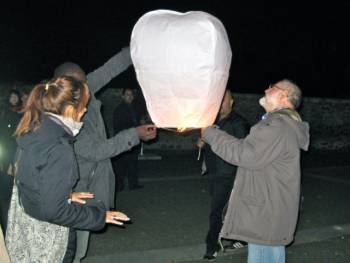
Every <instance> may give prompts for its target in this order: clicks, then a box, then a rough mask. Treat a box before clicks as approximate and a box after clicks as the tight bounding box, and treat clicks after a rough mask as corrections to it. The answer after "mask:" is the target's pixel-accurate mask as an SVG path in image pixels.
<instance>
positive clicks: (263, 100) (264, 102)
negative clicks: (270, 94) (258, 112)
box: [259, 96, 266, 108]
mask: <svg viewBox="0 0 350 263" xmlns="http://www.w3.org/2000/svg"><path fill="white" fill-rule="evenodd" d="M259 104H260V106H261V107H263V108H265V106H266V97H265V96H264V97H261V98H260V99H259Z"/></svg>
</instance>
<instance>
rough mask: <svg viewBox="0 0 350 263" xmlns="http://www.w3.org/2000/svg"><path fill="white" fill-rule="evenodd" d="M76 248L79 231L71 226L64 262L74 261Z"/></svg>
mask: <svg viewBox="0 0 350 263" xmlns="http://www.w3.org/2000/svg"><path fill="white" fill-rule="evenodd" d="M76 249H77V232H76V230H75V229H74V228H70V229H69V237H68V244H67V250H66V254H65V255H64V258H63V261H62V263H71V262H73V260H74V256H75V251H76Z"/></svg>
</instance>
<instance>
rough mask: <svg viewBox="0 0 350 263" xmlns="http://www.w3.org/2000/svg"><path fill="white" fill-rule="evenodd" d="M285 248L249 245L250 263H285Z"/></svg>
mask: <svg viewBox="0 0 350 263" xmlns="http://www.w3.org/2000/svg"><path fill="white" fill-rule="evenodd" d="M285 261H286V255H285V247H284V246H264V245H256V244H251V243H248V261H247V262H248V263H285Z"/></svg>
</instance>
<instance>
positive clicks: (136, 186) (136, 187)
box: [130, 184, 143, 191]
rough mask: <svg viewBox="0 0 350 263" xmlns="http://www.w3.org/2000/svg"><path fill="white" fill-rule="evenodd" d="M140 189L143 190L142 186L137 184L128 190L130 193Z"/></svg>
mask: <svg viewBox="0 0 350 263" xmlns="http://www.w3.org/2000/svg"><path fill="white" fill-rule="evenodd" d="M141 188H143V185H140V184H138V185H135V186H133V187H131V188H130V191H131V190H137V189H141Z"/></svg>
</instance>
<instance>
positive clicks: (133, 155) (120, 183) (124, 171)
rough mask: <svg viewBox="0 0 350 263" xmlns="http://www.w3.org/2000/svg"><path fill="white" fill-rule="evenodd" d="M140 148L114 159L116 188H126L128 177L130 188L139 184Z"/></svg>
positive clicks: (119, 189)
mask: <svg viewBox="0 0 350 263" xmlns="http://www.w3.org/2000/svg"><path fill="white" fill-rule="evenodd" d="M138 152H139V151H138V148H137V147H135V149H132V150H131V151H129V152H125V153H123V154H121V155H120V156H117V157H116V158H115V159H114V168H115V175H116V190H117V191H121V190H123V189H124V181H125V178H128V185H129V189H133V188H135V187H137V186H138V184H139V180H138Z"/></svg>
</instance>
